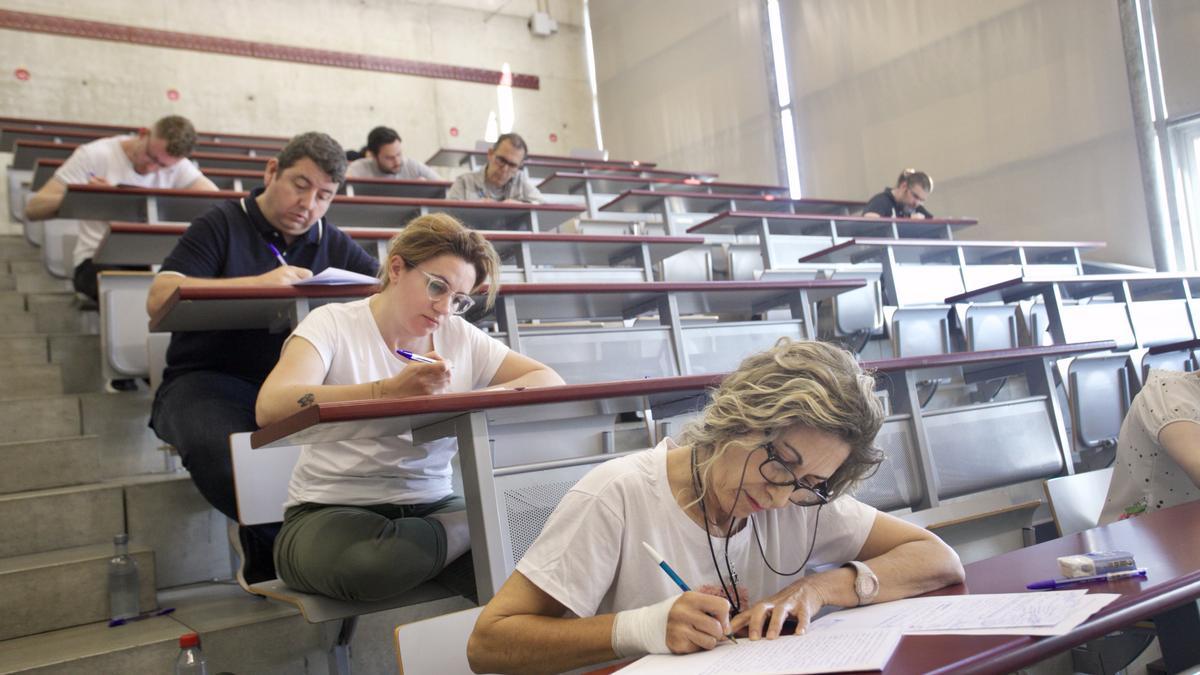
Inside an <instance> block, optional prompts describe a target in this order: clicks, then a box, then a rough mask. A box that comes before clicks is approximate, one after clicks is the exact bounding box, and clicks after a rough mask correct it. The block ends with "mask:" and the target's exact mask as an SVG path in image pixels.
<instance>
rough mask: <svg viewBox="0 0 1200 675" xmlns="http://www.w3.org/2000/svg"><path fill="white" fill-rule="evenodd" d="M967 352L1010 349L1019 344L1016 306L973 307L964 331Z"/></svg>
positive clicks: (969, 308) (970, 308) (968, 312)
mask: <svg viewBox="0 0 1200 675" xmlns="http://www.w3.org/2000/svg"><path fill="white" fill-rule="evenodd" d="M963 332H964V334H965V335H964V337H965V338H966V341H967V351H969V352H977V351H980V350H983V349H1009V348H1012V347H1016V346H1018V344H1017V307H1016V306H1015V305H971V306H970V307H968V308H967V313H966V325H965V327H964V329H963Z"/></svg>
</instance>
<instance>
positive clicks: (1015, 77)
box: [782, 0, 1152, 265]
mask: <svg viewBox="0 0 1200 675" xmlns="http://www.w3.org/2000/svg"><path fill="white" fill-rule="evenodd" d="M782 9H783V10H784V25H785V31H786V33H787V34H788V35H789V40H788V47H789V50H790V51H789V63H790V64H791V80H792V83H793V88H792V91H793V96H794V98H795V99H796V101H797V131H798V142H799V146H800V153H801V157H802V160H801V164H802V166H803V167H804V176H805V178H804V186H805V191H806V194H813V195H820V196H826V197H859V198H865V197H867V196H869V195H871V194H873V193H875V192H878V191H879V190H880V189H881V188H882V187H883V186H884V185H885V184H889V183H891V182H892V181H894V180H895V177H896V175H897V173H899V170H900V169H902V168H904V167H919V168H922V169H925V170H927V171H929V172H930V173H931V174H932V175H933V177H934V178H935V180H936V190H935V192H934V194H933V197H932V199H931V200H930V202H929V204H928V206H929V208H930V210H931V211H933V212H934V213H936V214H939V215H969V216H976V217H978V218H979V219H980V221H981V222H980V225H979V226H978V227H975V228H971V229H969V230H967V231H965V232H964V233H963V236H964V238H976V239H991V238H996V239H1072V240H1101V241H1106V242H1108V248H1107V249H1103V250H1101V251H1099V252H1097V253H1095V254H1093V255H1091V256H1089V257H1093V258H1096V259H1102V260H1111V261H1118V262H1124V263H1130V264H1139V265H1151V264H1152V255H1151V251H1150V242H1149V234H1148V231H1147V226H1146V214H1145V207H1144V203H1143V197H1142V192H1141V187H1140V179H1139V173H1138V163H1137V156H1136V148H1135V142H1134V137H1133V131H1132V113H1131V111H1130V103H1129V93H1128V85H1127V82H1126V74H1125V64H1124V59H1123V53H1122V47H1121V34H1120V25H1119V21H1118V18H1117V11H1116V3H1115V2H1095V1H1094V0H995V1H989V2H960V1H958V0H786V1H785V2H783V3H782Z"/></svg>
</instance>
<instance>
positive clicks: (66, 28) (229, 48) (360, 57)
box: [0, 10, 540, 89]
mask: <svg viewBox="0 0 1200 675" xmlns="http://www.w3.org/2000/svg"><path fill="white" fill-rule="evenodd" d="M0 28H8V29H11V30H21V31H29V32H34V33H52V34H55V35H70V36H72V37H81V38H90V39H93V40H109V41H111V42H126V43H129V44H136V45H148V46H151V47H166V48H168V49H187V50H190V51H197V52H212V53H215V54H228V55H231V56H247V57H250V58H255V59H271V60H273V61H291V62H294V63H307V64H310V65H317V66H331V67H334V68H350V69H353V70H374V71H379V72H384V73H399V74H401V75H417V76H419V77H434V78H438V79H443V80H462V81H464V82H478V83H480V84H500V79H501V78H502V77H503V73H501V72H500V71H498V70H484V69H482V68H464V67H462V66H448V65H445V64H440V63H429V62H427V61H410V60H408V59H396V58H391V57H388V56H372V55H370V54H355V53H352V52H335V51H329V50H326V49H310V48H307V47H291V46H288V45H277V44H271V43H267V42H251V41H249V40H232V39H229V38H219V37H212V36H210V35H196V34H194V33H180V32H176V31H170V30H158V29H155V28H136V27H134V26H122V25H120V24H115V23H106V22H103V21H84V20H82V19H69V18H67V17H63V16H51V15H48V14H33V13H30V12H14V11H10V10H0ZM512 86H514V87H520V88H523V89H538V88H539V87H540V81H539V79H538V76H537V75H522V74H519V73H513V74H512Z"/></svg>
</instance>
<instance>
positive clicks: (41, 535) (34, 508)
mask: <svg viewBox="0 0 1200 675" xmlns="http://www.w3.org/2000/svg"><path fill="white" fill-rule="evenodd" d="M0 523H4V537H3V538H0V558H8V557H12V556H22V555H29V554H33V553H45V552H48V551H54V550H57V549H62V548H70V547H74V546H87V545H90V544H108V545H111V543H112V538H113V535H115V534H119V533H121V532H124V531H125V509H124V491H123V490H122V488H121V486H120V485H118V484H113V483H97V484H91V485H79V486H74V487H65V488H53V489H50V490H36V491H33V492H16V493H13V494H8V495H0ZM130 539H131V540H133V541H134V542H138V539H137V538H136V537H134V536H132V535H131V536H130ZM138 543H142V542H138Z"/></svg>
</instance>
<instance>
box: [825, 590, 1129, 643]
mask: <svg viewBox="0 0 1200 675" xmlns="http://www.w3.org/2000/svg"><path fill="white" fill-rule="evenodd" d="M1116 598H1117V596H1116V595H1113V594H1092V595H1088V594H1087V591H1086V590H1071V591H1047V592H1043V593H1000V594H993V595H940V596H931V597H924V598H909V599H907V600H897V601H894V602H885V603H882V604H878V605H871V606H869V607H857V608H854V609H846V610H842V611H840V612H834V613H832V614H829V615H827V616H824V617H821V618H820V619H819V620H817V621H815V622H813V624H812V629H811V630H822V629H837V630H854V631H861V630H872V629H876V628H892V629H895V630H899V631H901V632H902V633H905V634H923V635H951V634H966V635H1060V634H1062V633H1066V632H1068V631H1070V630H1071V629H1072V628H1074V627H1075V626H1077V625H1079V624H1080V623H1082V622H1083V621H1084V620H1085V619H1087V618H1088V617H1089V616H1091V615H1092V614H1094V613H1095V612H1096V611H1098V610H1099V609H1101V608H1102V607H1104V606H1105V605H1107V604H1108V603H1110V602H1112V601H1113V600H1114V599H1116Z"/></svg>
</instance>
